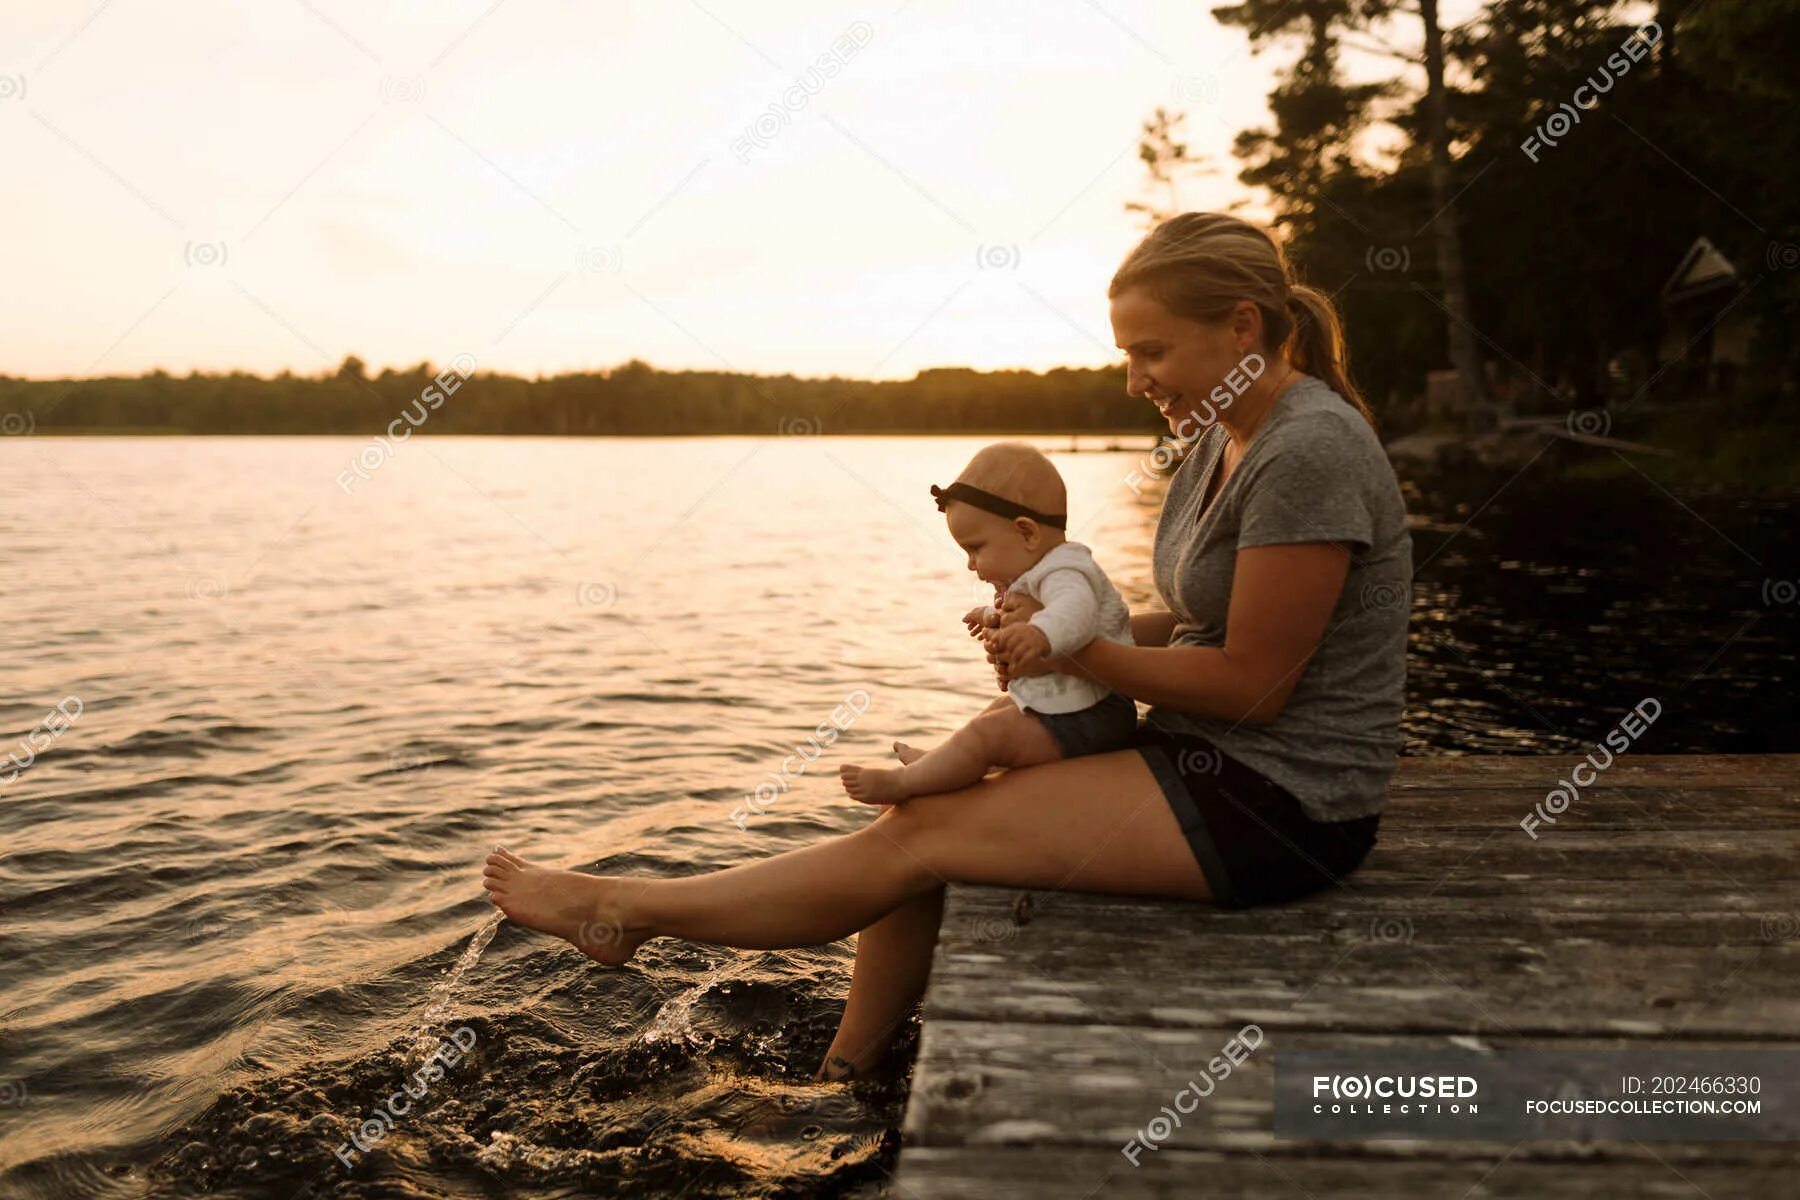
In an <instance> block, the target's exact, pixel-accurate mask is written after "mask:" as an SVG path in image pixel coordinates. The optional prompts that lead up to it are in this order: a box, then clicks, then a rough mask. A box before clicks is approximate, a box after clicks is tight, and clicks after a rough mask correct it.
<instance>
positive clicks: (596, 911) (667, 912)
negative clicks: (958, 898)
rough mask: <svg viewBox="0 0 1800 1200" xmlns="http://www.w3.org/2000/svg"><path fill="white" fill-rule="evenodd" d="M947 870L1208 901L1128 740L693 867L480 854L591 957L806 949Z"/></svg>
mask: <svg viewBox="0 0 1800 1200" xmlns="http://www.w3.org/2000/svg"><path fill="white" fill-rule="evenodd" d="M952 881H956V882H967V883H985V884H995V885H1000V886H1008V887H1033V888H1047V889H1066V890H1069V891H1087V892H1109V893H1115V894H1128V895H1151V896H1168V897H1172V898H1177V899H1189V900H1205V899H1209V898H1210V894H1209V892H1208V891H1207V887H1206V879H1205V877H1204V876H1203V875H1202V874H1201V873H1200V868H1199V866H1198V865H1197V864H1196V863H1195V861H1194V856H1193V852H1192V851H1191V850H1189V849H1188V845H1187V842H1186V840H1185V839H1184V838H1183V837H1182V834H1181V829H1180V826H1179V825H1178V824H1177V823H1176V821H1175V816H1174V814H1173V813H1172V812H1171V811H1170V810H1169V806H1168V803H1167V802H1166V801H1165V800H1164V799H1163V796H1162V791H1161V789H1160V788H1159V787H1158V786H1157V783H1156V779H1155V777H1154V776H1153V775H1151V773H1150V769H1149V767H1147V766H1146V765H1145V764H1144V760H1143V759H1142V758H1141V757H1140V756H1139V755H1138V754H1137V753H1135V752H1133V751H1129V750H1126V751H1117V752H1115V753H1112V754H1097V755H1091V756H1088V757H1084V758H1072V759H1067V760H1065V761H1061V762H1054V763H1046V764H1044V765H1043V766H1037V767H1022V768H1020V769H1018V770H1016V771H1008V772H1006V773H1005V774H1003V775H1000V776H997V777H995V778H992V779H986V780H983V781H982V782H980V783H977V784H975V785H974V786H973V787H969V788H964V789H962V790H960V791H955V792H946V793H941V794H938V795H931V796H915V797H913V798H912V799H910V800H907V801H905V802H904V803H901V804H897V805H895V806H894V808H893V810H892V812H890V813H887V814H884V815H883V817H882V818H881V819H879V820H876V821H872V822H870V823H869V824H868V825H867V826H865V827H863V828H862V829H859V830H857V831H856V832H854V833H849V834H845V835H843V836H841V837H835V838H831V839H828V840H826V841H823V842H819V843H817V844H815V845H811V846H805V847H802V848H800V849H798V850H790V851H787V852H786V853H783V854H777V855H773V856H771V857H769V858H765V859H761V860H759V861H757V862H752V863H746V864H744V865H742V866H736V867H731V868H728V869H726V870H723V871H713V872H710V873H708V874H705V875H695V876H689V877H686V878H681V879H644V878H638V877H630V878H607V877H597V876H592V875H580V874H576V873H574V872H568V871H550V870H544V869H541V868H537V867H532V866H530V865H528V864H522V863H520V862H519V861H518V860H516V859H513V858H511V857H510V856H505V855H503V854H501V853H496V854H495V855H493V856H490V857H489V859H488V866H487V871H486V879H485V883H486V886H487V888H488V891H489V894H490V897H491V898H492V899H493V901H494V903H495V904H496V905H498V906H499V907H500V908H501V909H503V910H504V911H505V912H506V914H507V915H508V916H509V917H511V918H513V920H515V921H517V922H519V923H520V924H523V925H526V926H529V927H530V928H533V929H539V930H543V931H544V932H548V933H554V934H556V935H557V936H559V937H563V938H566V939H567V940H569V941H571V942H573V943H575V944H576V945H577V946H578V947H579V948H581V949H583V950H584V951H585V952H587V953H589V954H590V955H591V956H593V957H596V958H599V959H600V960H601V961H606V962H614V961H624V959H626V958H628V957H630V954H631V952H632V951H635V950H636V949H637V946H638V945H639V944H640V943H641V942H643V941H644V940H646V939H648V938H651V937H656V936H661V935H668V936H673V937H681V938H686V939H688V940H689V941H696V942H707V943H711V944H713V945H723V946H739V947H743V948H746V949H760V950H767V949H778V948H784V947H792V946H816V945H821V944H823V943H826V942H832V941H836V940H837V939H839V938H842V937H848V936H849V935H850V934H852V933H855V932H857V931H858V930H860V929H866V928H868V927H869V926H871V925H874V924H875V923H876V922H877V921H879V920H881V918H883V917H885V916H886V915H887V914H888V913H890V912H892V911H893V910H894V909H895V908H897V907H899V906H900V905H901V904H904V903H905V902H906V901H908V900H911V899H913V898H914V897H917V896H921V895H924V894H925V893H927V892H930V891H934V890H936V889H938V888H940V887H942V886H943V885H944V884H945V883H948V882H952ZM582 927H588V928H590V929H592V928H598V929H601V930H604V931H607V936H611V937H613V938H614V942H613V945H612V948H611V949H609V950H607V951H606V952H605V953H597V952H596V950H595V948H594V947H593V945H592V944H591V941H590V943H589V944H583V942H582V941H580V940H578V939H579V930H580V929H581V928H582Z"/></svg>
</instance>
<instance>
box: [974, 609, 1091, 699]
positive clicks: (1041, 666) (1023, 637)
mask: <svg viewBox="0 0 1800 1200" xmlns="http://www.w3.org/2000/svg"><path fill="white" fill-rule="evenodd" d="M1043 608H1044V606H1043V605H1042V604H1039V603H1038V602H1037V601H1036V600H1033V599H1032V598H1031V597H1030V596H1008V597H1006V599H1005V601H1004V602H1002V603H1001V605H1000V614H999V616H1000V628H999V629H998V630H991V629H990V630H985V631H982V639H981V640H982V644H983V646H984V647H985V648H986V650H987V658H988V662H990V663H992V664H993V665H994V677H995V678H996V679H997V680H999V683H1000V690H1001V691H1005V690H1006V689H1007V685H1008V684H1009V683H1010V682H1011V681H1012V680H1014V679H1028V678H1030V677H1032V676H1034V675H1054V674H1056V673H1057V672H1058V671H1065V672H1066V671H1069V670H1070V663H1069V661H1068V660H1067V659H1065V658H1052V657H1050V656H1049V655H1048V653H1047V651H1048V649H1049V642H1048V641H1047V640H1046V639H1044V637H1043V634H1042V632H1041V631H1039V630H1038V628H1037V627H1036V626H1035V625H1032V624H1031V618H1032V616H1033V615H1034V614H1036V613H1038V612H1041V611H1043ZM1021 628H1023V629H1024V630H1025V631H1027V632H1025V633H1012V632H1010V631H1011V630H1014V629H1021ZM1030 634H1036V638H1037V640H1039V641H1042V642H1043V646H1044V651H1045V652H1046V653H1034V654H1030V655H1027V654H1025V653H1023V652H1022V651H1023V649H1024V647H1026V646H1028V645H1029V644H1030V640H1031V639H1030V638H1029V635H1030Z"/></svg>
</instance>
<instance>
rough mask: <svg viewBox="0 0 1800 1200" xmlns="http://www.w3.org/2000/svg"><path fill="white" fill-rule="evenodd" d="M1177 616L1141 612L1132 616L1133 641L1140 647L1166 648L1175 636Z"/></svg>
mask: <svg viewBox="0 0 1800 1200" xmlns="http://www.w3.org/2000/svg"><path fill="white" fill-rule="evenodd" d="M1175 625H1176V621H1175V614H1174V613H1172V612H1141V613H1132V614H1131V640H1132V641H1134V642H1136V643H1137V644H1138V645H1140V646H1166V645H1168V644H1169V639H1170V638H1172V637H1174V636H1175Z"/></svg>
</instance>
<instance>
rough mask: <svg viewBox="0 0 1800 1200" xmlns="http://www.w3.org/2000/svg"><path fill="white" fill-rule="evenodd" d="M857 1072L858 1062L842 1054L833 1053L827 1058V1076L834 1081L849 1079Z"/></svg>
mask: <svg viewBox="0 0 1800 1200" xmlns="http://www.w3.org/2000/svg"><path fill="white" fill-rule="evenodd" d="M855 1074H856V1064H855V1063H853V1062H851V1061H850V1060H849V1059H847V1058H845V1057H844V1056H843V1055H841V1054H833V1055H831V1056H830V1057H829V1058H827V1059H826V1060H825V1078H826V1079H829V1080H831V1081H832V1082H834V1083H835V1082H837V1081H839V1080H843V1079H849V1078H851V1077H852V1076H854V1075H855Z"/></svg>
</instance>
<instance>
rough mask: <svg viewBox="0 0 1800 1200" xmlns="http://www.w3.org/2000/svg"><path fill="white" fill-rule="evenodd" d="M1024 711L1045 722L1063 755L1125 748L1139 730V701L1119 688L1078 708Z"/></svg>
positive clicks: (1078, 755)
mask: <svg viewBox="0 0 1800 1200" xmlns="http://www.w3.org/2000/svg"><path fill="white" fill-rule="evenodd" d="M1024 711H1025V712H1027V713H1030V714H1031V715H1032V716H1034V717H1036V718H1037V719H1038V720H1039V721H1041V722H1043V725H1044V728H1045V729H1048V730H1049V731H1050V736H1051V737H1053V738H1055V739H1056V745H1057V748H1058V749H1060V750H1061V751H1062V753H1063V757H1064V758H1079V757H1081V756H1082V755H1084V754H1105V753H1106V752H1107V751H1108V750H1123V749H1125V748H1126V747H1127V746H1130V745H1131V744H1132V738H1133V736H1134V735H1135V734H1136V733H1137V723H1138V715H1137V705H1136V704H1133V703H1132V701H1131V698H1130V697H1129V696H1123V695H1120V694H1119V693H1118V692H1108V693H1106V695H1104V696H1102V697H1101V698H1100V699H1099V700H1097V701H1095V702H1094V703H1093V704H1090V705H1088V706H1087V707H1086V708H1083V709H1077V710H1076V711H1075V712H1067V713H1047V712H1039V711H1038V710H1037V709H1035V708H1027V709H1025V710H1024Z"/></svg>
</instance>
